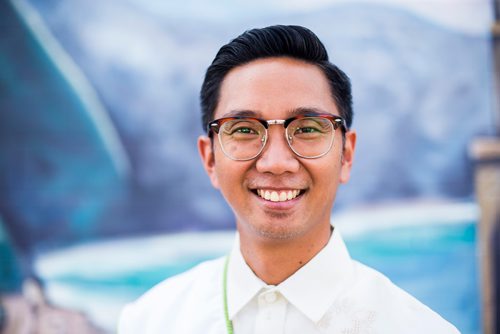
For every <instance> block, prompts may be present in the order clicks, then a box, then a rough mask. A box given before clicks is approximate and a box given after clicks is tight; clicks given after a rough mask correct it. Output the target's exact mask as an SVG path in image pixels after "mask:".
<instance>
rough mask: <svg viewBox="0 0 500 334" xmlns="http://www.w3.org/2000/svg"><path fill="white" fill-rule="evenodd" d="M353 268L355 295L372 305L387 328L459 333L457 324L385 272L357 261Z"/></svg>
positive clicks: (409, 331) (392, 330) (377, 316)
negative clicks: (399, 285)
mask: <svg viewBox="0 0 500 334" xmlns="http://www.w3.org/2000/svg"><path fill="white" fill-rule="evenodd" d="M354 268H355V269H354V270H355V280H354V281H353V282H354V284H353V286H352V287H353V289H354V290H355V295H356V296H357V297H358V298H360V299H361V300H359V301H360V302H361V301H362V304H363V305H367V306H369V307H370V309H371V310H372V311H373V314H374V315H376V316H375V317H376V318H377V319H378V320H379V321H380V323H382V324H383V325H382V327H383V328H384V329H385V331H384V332H386V333H389V332H397V331H399V332H405V333H449V334H456V333H459V331H458V330H457V329H456V328H455V326H453V325H452V324H450V323H449V322H448V321H446V320H445V319H444V318H442V317H441V316H440V315H439V314H437V313H436V312H434V311H433V310H432V309H430V308H429V307H428V306H426V305H424V304H423V303H422V302H420V301H419V300H417V299H416V298H415V297H413V296H412V295H410V294H409V293H407V292H406V291H404V290H403V289H401V288H399V287H398V286H396V285H395V284H394V283H393V282H392V281H391V280H390V279H389V278H387V277H386V276H385V275H383V274H382V273H380V272H378V271H377V270H375V269H373V268H370V267H368V266H366V265H364V264H361V263H359V262H357V261H354ZM377 327H378V326H377Z"/></svg>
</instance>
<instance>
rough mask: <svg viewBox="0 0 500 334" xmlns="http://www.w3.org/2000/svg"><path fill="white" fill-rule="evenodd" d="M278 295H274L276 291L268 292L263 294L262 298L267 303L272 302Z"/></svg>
mask: <svg viewBox="0 0 500 334" xmlns="http://www.w3.org/2000/svg"><path fill="white" fill-rule="evenodd" d="M277 298H278V297H277V296H276V292H269V293H267V294H265V295H264V299H265V300H266V302H268V303H269V304H271V303H274V302H275V301H276V299H277Z"/></svg>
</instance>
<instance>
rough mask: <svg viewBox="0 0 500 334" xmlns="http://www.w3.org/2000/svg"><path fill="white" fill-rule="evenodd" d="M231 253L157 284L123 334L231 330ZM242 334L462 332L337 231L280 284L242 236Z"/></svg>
mask: <svg viewBox="0 0 500 334" xmlns="http://www.w3.org/2000/svg"><path fill="white" fill-rule="evenodd" d="M223 269H224V258H221V259H217V260H212V261H207V262H204V263H202V264H200V265H198V266H197V267H195V268H193V269H191V270H189V271H187V272H185V273H183V274H181V275H178V276H175V277H172V278H169V279H167V280H165V281H163V282H162V283H160V284H158V285H157V286H155V287H154V288H153V289H151V290H150V291H148V292H147V293H146V294H145V295H143V296H142V297H140V298H139V299H138V300H137V301H136V302H134V303H132V304H129V305H128V306H126V307H125V309H124V311H123V312H122V315H121V318H120V321H119V326H118V333H119V334H132V333H134V334H138V333H141V334H142V333H144V334H159V333H179V334H200V333H207V334H212V333H213V334H215V333H218V334H220V333H226V332H227V330H226V325H225V321H224V310H223V297H222V290H223V288H222V282H223V278H222V275H223ZM227 295H228V310H229V317H230V319H231V320H232V322H233V326H234V333H235V334H250V333H251V334H257V333H258V334H266V333H272V334H280V333H283V334H285V333H286V334H304V333H308V334H309V333H310V334H313V333H332V334H375V333H380V334H401V333H405V334H421V333H440V334H448V333H449V334H456V333H459V331H458V330H457V329H456V328H455V327H454V326H453V325H451V324H450V323H448V322H447V321H446V320H444V319H443V318H442V317H440V316H439V315H438V314H437V313H435V312H434V311H432V310H431V309H430V308H428V307H427V306H425V305H424V304H422V303H420V302H419V301H418V300H416V299H415V298H414V297H412V296H411V295H409V294H408V293H406V292H405V291H403V290H402V289H400V288H398V287H397V286H395V285H394V284H393V283H392V282H391V281H390V280H389V279H388V278H387V277H385V276H384V275H382V274H381V273H379V272H377V271H375V270H374V269H371V268H369V267H367V266H365V265H363V264H361V263H359V262H357V261H354V260H352V259H351V258H350V256H349V253H348V251H347V249H346V247H345V244H344V242H343V240H342V237H341V236H340V233H339V232H338V231H337V229H335V231H334V232H333V233H332V237H331V239H330V241H329V243H328V244H327V245H326V246H325V247H324V248H323V249H322V250H321V251H320V252H319V253H318V254H317V255H316V256H315V257H314V258H313V259H311V261H309V262H308V263H306V264H305V265H304V266H303V267H302V268H300V269H299V270H298V271H297V272H295V273H294V274H293V275H292V276H290V277H289V278H288V279H286V280H285V281H283V282H282V283H280V284H279V285H277V286H271V285H267V284H266V283H265V282H263V281H262V280H260V279H259V278H258V277H257V276H256V275H255V274H254V273H253V272H252V270H251V269H250V267H249V266H248V265H247V264H246V262H245V260H244V259H243V256H242V255H241V252H240V248H239V242H238V238H237V239H236V242H235V245H234V247H233V250H232V252H231V257H230V261H229V267H228V276H227Z"/></svg>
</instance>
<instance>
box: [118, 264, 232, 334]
mask: <svg viewBox="0 0 500 334" xmlns="http://www.w3.org/2000/svg"><path fill="white" fill-rule="evenodd" d="M223 266H224V259H223V258H219V259H216V260H211V261H206V262H203V263H200V264H199V265H197V266H195V267H194V268H192V269H190V270H188V271H186V272H184V273H182V274H179V275H176V276H173V277H170V278H168V279H166V280H164V281H162V282H160V283H159V284H157V285H156V286H154V287H153V288H151V289H150V290H148V291H147V292H146V293H145V294H143V295H142V296H141V297H139V299H137V300H136V301H135V302H133V303H130V304H128V305H126V306H125V308H124V309H123V311H122V313H121V315H120V320H119V323H118V333H139V332H152V333H153V332H156V331H154V330H152V331H144V327H145V326H148V327H151V328H152V327H157V328H168V327H166V326H174V324H173V323H174V322H175V320H176V319H178V318H182V314H184V313H186V312H188V311H189V310H190V311H189V312H192V311H196V310H198V311H199V310H206V311H207V312H208V311H209V310H210V308H209V307H204V306H209V305H210V303H212V300H214V299H215V298H219V296H220V295H221V293H222V290H221V287H222V270H223ZM219 281H220V284H217V282H219Z"/></svg>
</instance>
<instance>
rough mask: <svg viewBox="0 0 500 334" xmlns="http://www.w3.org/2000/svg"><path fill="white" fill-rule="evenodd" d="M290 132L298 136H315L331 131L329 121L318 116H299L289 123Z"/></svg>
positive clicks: (310, 137)
mask: <svg viewBox="0 0 500 334" xmlns="http://www.w3.org/2000/svg"><path fill="white" fill-rule="evenodd" d="M291 126H292V128H291V130H292V134H293V136H295V137H298V138H309V139H312V138H316V137H317V136H320V135H322V134H325V133H328V132H329V131H331V124H330V121H328V120H326V119H323V118H319V117H308V118H301V119H298V120H296V121H294V122H293V123H292V124H291Z"/></svg>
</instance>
